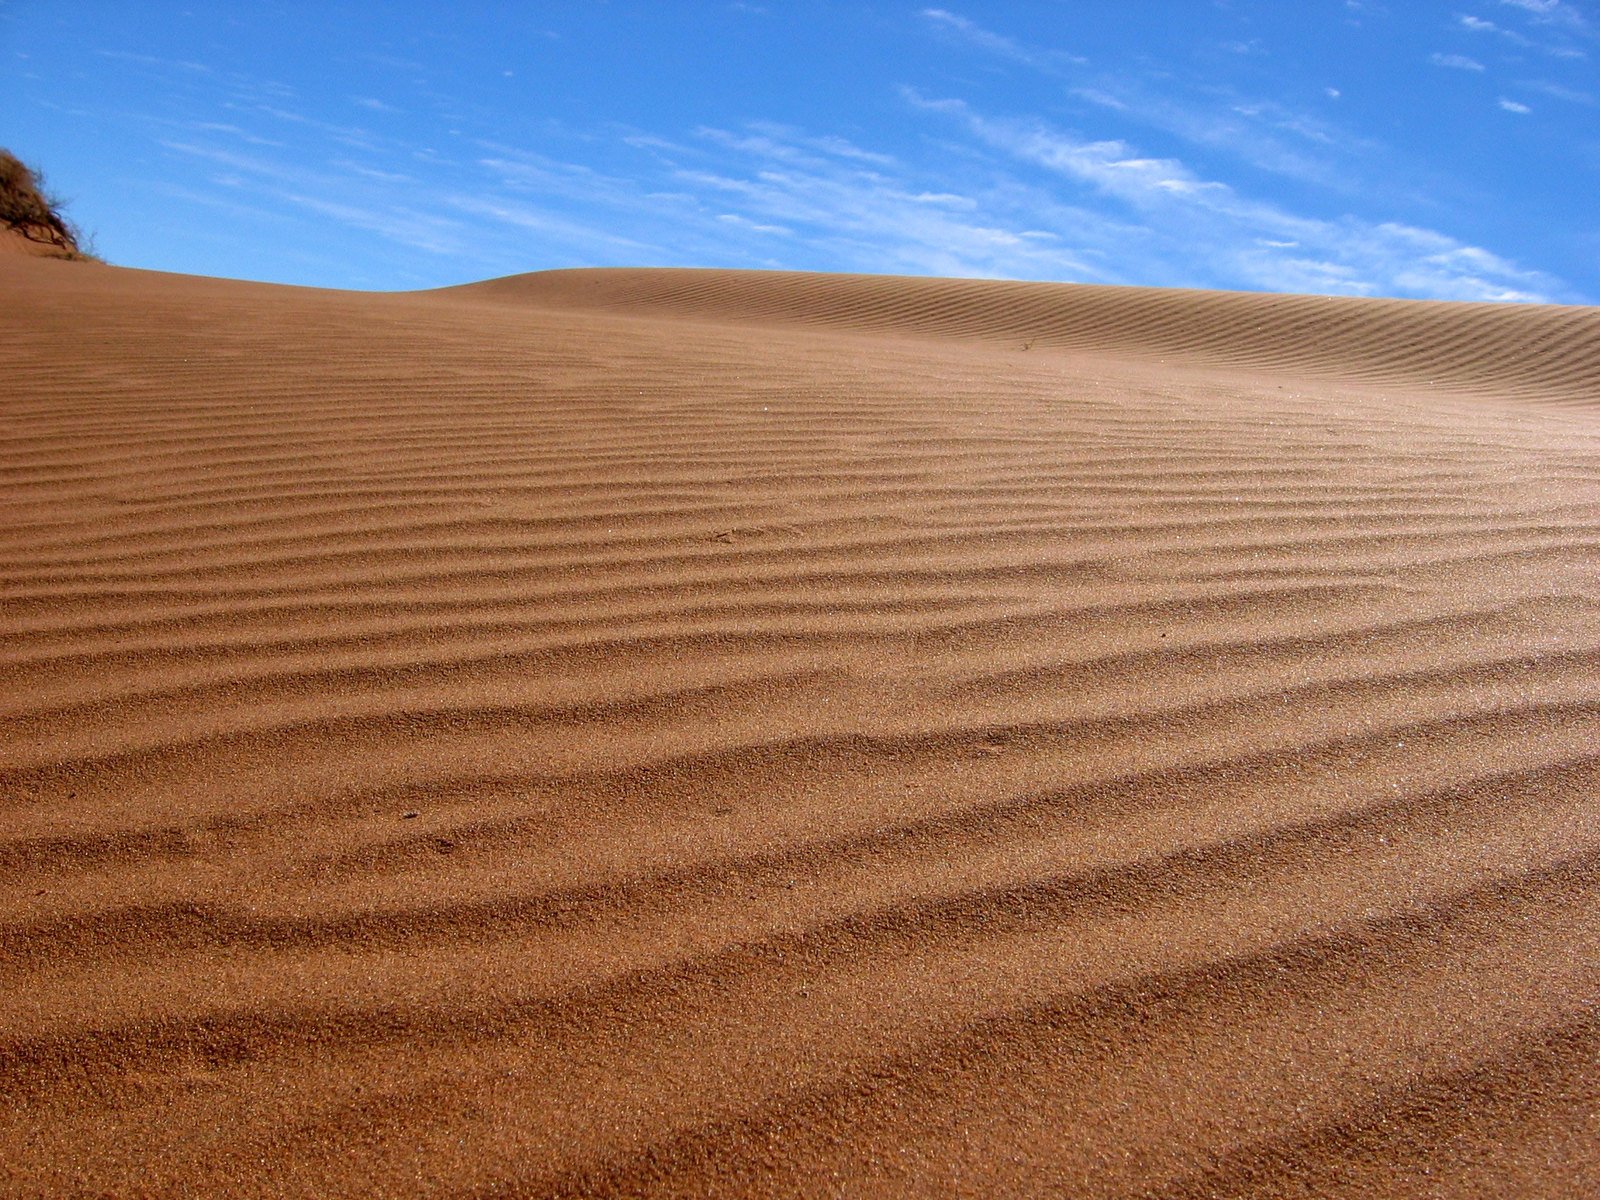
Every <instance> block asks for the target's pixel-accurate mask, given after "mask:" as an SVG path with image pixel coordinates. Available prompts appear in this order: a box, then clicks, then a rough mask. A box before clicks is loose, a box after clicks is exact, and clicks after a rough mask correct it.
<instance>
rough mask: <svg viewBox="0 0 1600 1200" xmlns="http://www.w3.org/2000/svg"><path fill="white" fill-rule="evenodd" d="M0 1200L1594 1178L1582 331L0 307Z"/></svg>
mask: <svg viewBox="0 0 1600 1200" xmlns="http://www.w3.org/2000/svg"><path fill="white" fill-rule="evenodd" d="M0 380H3V385H0V1193H3V1194H6V1195H18V1196H32V1195H73V1194H79V1193H87V1194H102V1193H104V1194H113V1195H142V1194H151V1195H196V1194H229V1195H240V1196H249V1195H317V1196H329V1195H393V1196H411V1195H433V1196H453V1197H462V1198H467V1197H489V1196H569V1195H570V1196H579V1195H592V1196H613V1195H641V1194H648V1195H683V1196H701V1195H724V1196H733V1195H738V1196H757V1197H775V1196H817V1195H837V1196H880V1195H881V1196H894V1195H915V1196H972V1197H993V1196H1039V1195H1071V1196H1074V1197H1113V1196H1141V1197H1143V1196H1162V1197H1168V1196H1170V1197H1196V1198H1198V1197H1221V1196H1258V1197H1285V1196H1304V1197H1327V1196H1352V1197H1354V1196H1371V1197H1378V1196H1395V1195H1418V1196H1423V1195H1426V1196H1487V1195H1515V1196H1519V1197H1520V1196H1552V1197H1555V1196H1562V1197H1570V1196H1578V1195H1583V1194H1588V1193H1592V1192H1600V310H1596V309H1583V308H1510V307H1496V306H1480V305H1454V304H1421V303H1408V302H1396V301H1375V300H1348V299H1340V300H1333V299H1317V298H1303V297H1279V296H1266V295H1227V294H1208V293H1200V292H1161V291H1146V290H1140V289H1119V288H1099V287H1076V286H1070V285H1046V284H1010V283H992V282H969V281H953V280H910V279H883V278H865V277H859V278H855V277H843V276H805V275H783V274H765V273H738V272H688V271H580V272H559V273H550V274H543V275H533V276H523V277H517V278H513V279H508V280H499V281H494V282H491V283H486V284H480V285H474V286H472V287H467V288H459V289H451V290H447V291H442V292H434V293H421V294H411V295H393V296H390V295H362V294H353V293H338V292H324V291H313V290H305V289H291V288H281V287H269V286H266V285H261V284H248V283H237V282H231V281H222V280H209V279H198V278H188V277H181V276H171V275H159V274H153V273H145V272H138V271H128V270H116V269H111V268H102V267H95V266H89V265H84V264H77V263H57V262H46V261H38V260H32V259H25V258H21V257H14V258H10V259H7V260H5V261H4V262H0Z"/></svg>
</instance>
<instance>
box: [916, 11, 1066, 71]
mask: <svg viewBox="0 0 1600 1200" xmlns="http://www.w3.org/2000/svg"><path fill="white" fill-rule="evenodd" d="M921 16H922V19H923V20H925V21H927V22H928V23H929V24H931V25H932V26H933V27H935V28H937V29H939V30H942V31H943V32H945V33H947V34H950V35H953V36H955V37H958V38H960V39H962V40H963V41H966V42H968V43H970V44H971V45H973V46H976V47H978V49H980V50H986V51H988V52H989V53H990V54H997V55H999V56H1000V57H1002V58H1009V59H1012V60H1013V61H1015V62H1020V63H1026V64H1028V65H1029V66H1034V67H1037V66H1044V65H1048V64H1052V63H1054V64H1062V63H1084V62H1087V61H1088V60H1087V59H1085V58H1083V57H1081V56H1080V55H1076V54H1068V53H1066V52H1065V51H1060V50H1035V49H1032V48H1030V47H1027V46H1024V45H1022V44H1021V43H1020V42H1018V41H1016V40H1015V39H1014V38H1008V37H1006V36H1004V35H1003V34H998V33H993V32H991V31H989V30H987V29H985V28H983V27H982V26H981V25H979V24H977V23H976V22H975V21H971V20H969V19H967V18H966V17H963V16H961V15H960V14H959V13H953V12H951V11H950V10H949V9H944V8H925V9H923V10H922V13H921Z"/></svg>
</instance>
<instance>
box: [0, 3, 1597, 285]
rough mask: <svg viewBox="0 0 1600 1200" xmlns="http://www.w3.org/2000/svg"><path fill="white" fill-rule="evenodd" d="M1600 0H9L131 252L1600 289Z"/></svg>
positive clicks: (51, 108)
mask: <svg viewBox="0 0 1600 1200" xmlns="http://www.w3.org/2000/svg"><path fill="white" fill-rule="evenodd" d="M1597 4H1600V0H1595V2H1591V0H1459V2H1456V3H1433V2H1431V0H1414V2H1413V0H1385V2H1379V0H1298V2H1293V3H1291V2H1289V0H1166V2H1162V0H1149V2H1147V3H1118V2H1113V0H1061V2H1058V3H1048V2H1044V0H1040V2H1036V3H1009V4H1003V3H979V2H966V0H941V2H940V3H938V4H922V3H914V2H913V3H870V2H868V3H799V2H796V3H783V2H782V0H761V2H751V3H728V2H721V0H718V2H705V3H695V2H691V0H682V2H679V3H670V2H666V0H658V2H655V3H629V2H624V0H610V2H604V0H570V2H551V3H543V4H472V3H470V2H469V3H463V4H461V5H438V4H422V3H415V4H405V3H394V4H384V5H378V4H362V5H354V4H344V5H341V4H337V3H320V4H310V3H306V4H298V3H297V4H283V3H278V4H274V3H254V4H243V3H240V4H226V3H220V2H218V3H206V4H198V3H191V4H189V5H187V6H185V5H181V4H170V5H169V4H162V3H159V2H156V0H141V2H138V3H135V2H131V0H128V2H100V3H88V2H84V0H0V62H3V63H4V67H3V71H0V114H3V116H0V144H6V145H9V147H10V148H11V149H13V150H14V151H16V152H17V153H18V154H20V155H21V156H22V157H23V158H24V159H26V160H29V161H31V162H34V163H35V164H37V165H39V166H41V167H43V168H44V169H45V172H46V174H47V175H48V176H49V178H50V180H51V182H52V184H53V185H55V187H56V189H57V190H59V191H60V192H62V193H64V194H65V195H66V196H68V197H69V198H70V199H71V200H72V205H71V208H70V210H69V212H70V215H72V216H74V217H75V218H76V219H77V220H78V221H79V222H80V223H81V224H82V225H84V226H85V227H87V228H88V229H90V230H92V231H94V232H95V234H96V237H97V244H98V248H99V250H100V252H101V254H103V255H104V256H105V257H107V258H108V259H110V260H111V261H113V262H116V263H119V264H122V265H127V266H141V267H152V268H158V269H162V270H171V271H184V272H193V273H198V274H208V275H224V276H234V277H240V278H248V279H262V280H272V281H279V282H286V283H301V284H312V285H318V286H329V287H351V288H376V289H402V288H416V287H429V286H437V285H443V284H449V283H458V282H464V281H467V280H472V279H481V278H487V277H491V276H495V275H504V274H511V273H515V272H519V271H532V270H540V269H544V268H550V267H569V266H614V265H654V266H729V267H763V268H785V269H797V270H819V271H862V272H875V273H877V272H882V273H892V274H935V275H965V276H999V277H1012V278H1026V279H1059V280H1077V281H1084V282H1100V283H1119V284H1143V285H1154V286H1171V287H1205V288H1229V289H1247V290H1267V291H1288V292H1320V293H1333V294H1352V295H1384V296H1410V297H1421V298H1438V299H1461V300H1537V301H1549V302H1560V303H1596V302H1600V222H1597V221H1596V219H1595V218H1596V214H1597V213H1600V203H1597V201H1596V195H1597V193H1600V11H1597Z"/></svg>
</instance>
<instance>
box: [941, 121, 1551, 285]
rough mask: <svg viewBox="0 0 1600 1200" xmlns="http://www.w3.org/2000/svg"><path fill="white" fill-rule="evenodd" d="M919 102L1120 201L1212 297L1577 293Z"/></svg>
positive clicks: (1179, 171) (1133, 157)
mask: <svg viewBox="0 0 1600 1200" xmlns="http://www.w3.org/2000/svg"><path fill="white" fill-rule="evenodd" d="M917 102H918V103H919V104H920V105H921V106H922V107H923V108H925V109H927V110H929V111H935V112H939V113H942V114H944V115H946V116H947V117H949V118H952V119H954V120H956V121H957V122H959V123H960V124H961V125H962V126H963V127H964V128H965V129H966V130H968V131H969V132H970V133H972V134H973V135H974V136H976V137H977V138H978V139H979V140H981V141H982V142H983V143H985V144H986V145H988V146H991V147H993V148H995V149H996V150H999V151H1002V152H1004V153H1005V154H1006V155H1009V156H1010V157H1011V158H1013V159H1016V160H1018V161H1020V162H1023V163H1027V164H1033V165H1035V166H1038V167H1041V168H1044V169H1045V170H1047V171H1050V172H1052V173H1054V174H1056V175H1058V176H1061V177H1063V178H1064V179H1067V180H1069V181H1071V182H1073V183H1076V184H1079V185H1082V186H1085V187H1088V188H1090V189H1092V190H1094V191H1095V192H1098V193H1100V194H1102V195H1104V196H1107V197H1111V198H1114V199H1115V200H1117V201H1119V202H1120V203H1121V204H1123V205H1125V206H1126V207H1127V208H1128V210H1130V212H1131V213H1133V214H1136V215H1137V217H1138V218H1139V221H1140V224H1141V225H1142V227H1143V228H1144V230H1145V231H1146V233H1147V236H1148V237H1149V238H1150V239H1151V240H1155V241H1159V242H1160V243H1161V246H1162V251H1163V254H1164V256H1168V257H1170V258H1171V259H1173V260H1175V261H1180V262H1183V261H1186V262H1187V263H1188V264H1189V267H1190V269H1191V270H1192V271H1193V272H1194V273H1195V274H1196V275H1197V276H1199V277H1201V278H1202V279H1204V280H1205V284H1206V285H1207V286H1224V287H1225V286H1230V285H1231V286H1245V287H1252V288H1266V289H1270V290H1287V291H1309V292H1333V293H1341V294H1350V295H1397V296H1415V297H1427V298H1436V299H1453V300H1484V301H1521V302H1549V301H1551V300H1554V299H1559V298H1564V296H1565V294H1566V291H1567V289H1565V288H1564V287H1563V285H1561V283H1560V282H1559V281H1558V280H1555V279H1553V278H1550V277H1549V276H1546V275H1544V274H1541V273H1539V272H1535V271H1528V270H1525V269H1522V268H1520V267H1518V266H1517V265H1516V264H1514V263H1511V262H1509V261H1507V260H1505V259H1503V258H1501V257H1499V256H1497V255H1495V254H1493V253H1491V252H1490V251H1487V250H1484V249H1482V248H1480V247H1475V246H1471V245H1467V244H1465V243H1462V242H1459V241H1457V240H1456V239H1454V238H1451V237H1449V236H1448V235H1445V234H1442V233H1439V232H1437V231H1434V230H1430V229H1424V228H1420V227H1417V226H1414V225H1408V224H1405V223H1402V222H1396V221H1370V220H1364V219H1361V218H1358V217H1355V216H1350V215H1344V216H1340V217H1337V218H1317V217H1307V216H1303V215H1299V214H1296V213H1294V212H1291V211H1289V210H1287V209H1285V208H1283V207H1281V206H1280V205H1276V204H1272V203H1268V202H1265V201H1260V200H1255V199H1252V198H1250V197H1248V196H1245V195H1242V194H1241V193H1240V192H1238V191H1237V190H1236V189H1235V188H1233V187H1232V186H1230V185H1228V184H1226V183H1223V182H1221V181H1218V180H1212V179H1206V178H1204V177H1202V176H1200V175H1199V174H1197V173H1196V172H1194V171H1193V170H1191V169H1190V168H1189V167H1188V166H1187V165H1185V164H1184V163H1183V162H1181V161H1179V160H1177V159H1172V158H1160V157H1152V156H1147V155H1143V154H1141V153H1139V151H1138V150H1137V149H1136V148H1135V147H1133V146H1131V145H1129V144H1127V143H1126V142H1123V141H1120V140H1086V139H1082V138H1076V137H1073V136H1071V135H1069V134H1066V133H1064V132H1062V131H1060V130H1058V129H1054V128H1052V127H1051V126H1049V125H1047V124H1045V123H1043V122H1040V121H1036V120H1027V119H1022V120H1018V119H1004V118H1001V119H996V118H991V117H988V116H985V115H982V114H980V113H978V112H976V111H975V110H974V109H972V108H971V106H969V105H968V104H967V103H965V102H964V101H961V100H921V99H919V100H918V101H917Z"/></svg>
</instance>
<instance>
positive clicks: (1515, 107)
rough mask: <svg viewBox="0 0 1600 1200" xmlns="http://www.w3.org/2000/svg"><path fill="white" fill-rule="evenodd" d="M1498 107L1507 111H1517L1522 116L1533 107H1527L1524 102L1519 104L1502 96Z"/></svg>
mask: <svg viewBox="0 0 1600 1200" xmlns="http://www.w3.org/2000/svg"><path fill="white" fill-rule="evenodd" d="M1500 107H1501V108H1503V109H1505V110H1506V111H1507V112H1510V113H1518V114H1520V115H1522V116H1527V114H1529V113H1531V112H1532V111H1533V109H1531V108H1529V107H1528V106H1527V105H1526V104H1520V103H1518V102H1517V101H1515V100H1507V99H1506V98H1505V97H1504V96H1501V97H1500Z"/></svg>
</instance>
